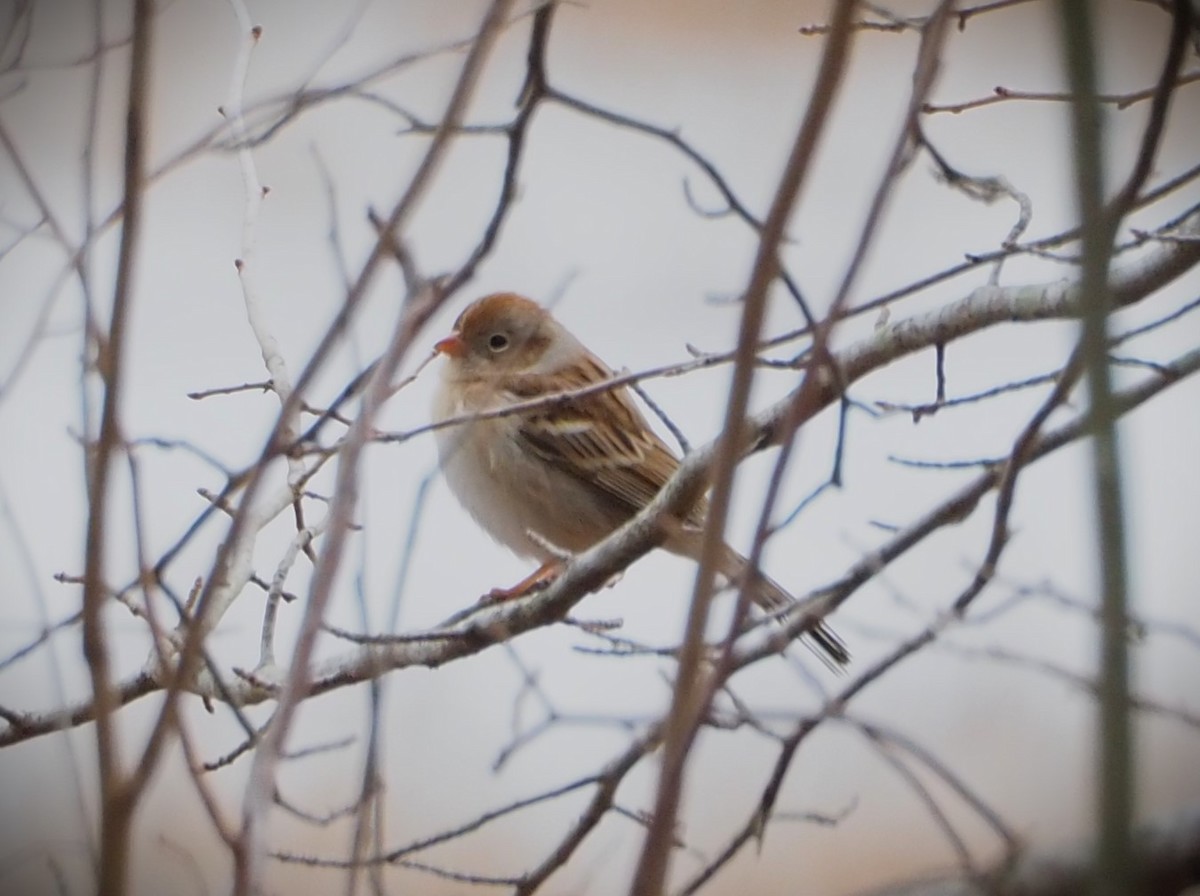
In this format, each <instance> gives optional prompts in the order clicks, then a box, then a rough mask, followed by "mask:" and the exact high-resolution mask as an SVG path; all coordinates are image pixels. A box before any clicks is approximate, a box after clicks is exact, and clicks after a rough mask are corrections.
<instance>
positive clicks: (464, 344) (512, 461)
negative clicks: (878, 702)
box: [433, 292, 849, 666]
mask: <svg viewBox="0 0 1200 896" xmlns="http://www.w3.org/2000/svg"><path fill="white" fill-rule="evenodd" d="M434 351H435V353H436V354H439V355H442V356H443V357H444V358H445V360H446V363H444V364H443V365H442V377H441V382H440V383H439V385H438V388H437V390H436V392H435V395H434V401H433V419H434V421H435V423H439V424H440V423H443V422H445V421H449V420H452V419H455V420H458V421H459V422H456V423H453V424H452V425H446V426H440V427H439V428H438V429H437V430H436V437H437V446H438V456H439V464H440V467H441V470H442V473H443V475H444V477H445V480H446V482H447V483H448V485H449V486H450V490H451V491H452V492H453V493H454V495H455V497H456V498H457V499H458V500H459V502H460V503H461V504H462V505H463V507H464V508H465V509H466V510H467V512H468V513H469V514H470V515H471V516H472V517H473V518H474V519H475V521H476V522H477V523H478V524H479V525H480V527H482V528H483V529H484V530H485V531H486V532H487V533H488V534H489V535H491V537H492V538H493V539H495V540H496V541H497V542H499V543H500V544H502V545H504V546H506V547H507V548H509V549H510V550H511V551H513V552H514V553H516V554H518V555H519V556H521V557H524V558H532V559H536V560H538V561H539V562H540V564H541V565H540V566H539V567H538V568H537V569H536V570H535V571H534V572H533V573H531V574H530V575H529V576H526V577H525V578H524V579H522V580H521V581H520V582H518V583H517V584H516V585H513V586H512V587H511V588H494V589H492V590H491V591H490V592H489V593H488V594H486V595H484V598H485V599H487V600H492V601H499V600H508V599H512V598H517V597H521V596H524V595H526V594H529V593H531V592H533V591H535V590H537V589H539V588H541V587H544V586H545V585H547V584H549V583H550V582H551V581H552V580H553V579H554V578H555V577H556V576H557V575H558V574H559V573H560V572H561V570H562V569H563V567H564V565H565V558H566V557H569V556H570V555H572V554H577V553H580V552H582V551H584V550H587V549H588V548H590V547H592V546H593V545H594V544H596V543H598V542H599V541H601V540H602V539H604V538H605V537H606V536H608V535H609V534H611V533H612V532H614V531H615V530H616V529H617V528H619V527H620V526H621V525H622V524H624V523H625V522H626V521H627V520H629V519H630V518H631V517H633V516H634V515H635V514H637V513H638V511H640V510H641V509H642V508H644V507H645V506H646V505H647V504H649V503H650V502H651V501H652V500H653V499H654V497H655V496H656V495H657V494H658V492H659V490H660V489H661V488H662V487H663V486H664V485H665V484H666V482H667V480H668V479H670V478H671V475H672V474H673V473H674V472H675V470H676V469H677V468H678V467H679V458H678V457H676V455H675V454H674V453H673V452H672V450H671V449H670V448H669V447H668V446H667V444H666V443H665V442H664V441H663V440H662V439H661V438H660V437H659V436H658V435H657V434H656V433H655V432H654V430H653V429H652V428H651V427H650V425H649V424H648V423H647V421H646V418H645V417H644V416H643V415H642V413H641V411H640V410H639V409H638V406H637V405H636V404H635V403H634V401H633V399H632V397H631V395H630V393H629V390H628V389H626V388H625V387H616V388H613V389H611V390H605V391H597V392H593V393H591V394H588V395H585V396H580V397H577V398H572V399H570V400H567V401H562V402H554V403H549V404H546V405H542V406H541V407H537V408H533V409H529V410H525V411H521V412H517V413H513V414H509V415H501V416H488V417H482V418H479V419H470V415H472V414H478V413H480V412H486V411H494V410H496V409H499V408H503V407H505V406H508V405H512V404H514V403H517V402H522V401H528V400H530V399H536V398H539V397H542V396H548V395H554V394H559V393H565V392H570V391H573V390H578V389H581V388H585V387H588V386H594V385H596V384H600V383H604V382H605V381H607V380H610V379H612V378H613V376H614V373H613V371H612V370H611V369H610V368H609V367H608V366H607V365H606V364H605V363H604V362H603V361H601V360H600V359H599V358H597V357H596V356H595V355H594V354H592V352H591V351H589V350H588V349H587V348H586V347H585V346H584V345H583V343H581V342H580V341H579V340H578V339H577V338H576V337H575V336H574V335H573V334H572V333H571V332H570V331H569V330H568V329H567V328H566V327H565V326H563V324H561V323H560V322H559V321H558V320H556V319H555V318H554V317H553V316H552V315H551V313H550V312H549V311H548V310H546V309H545V308H543V307H542V306H541V305H539V304H538V303H537V302H534V301H533V300H531V299H528V298H525V297H524V296H521V295H518V294H516V293H512V292H498V293H493V294H490V295H486V296H484V297H483V298H480V299H478V300H476V301H475V302H473V303H472V304H471V305H469V306H468V307H467V308H466V309H465V310H464V311H463V312H462V314H460V315H459V316H458V319H457V320H456V321H455V322H454V326H453V328H452V331H451V333H450V335H448V336H446V337H445V338H443V339H441V340H439V341H438V342H437V343H436V345H435V346H434ZM460 418H466V419H460ZM707 510H708V502H707V499H705V498H704V497H701V498H699V499H698V500H697V502H696V503H695V504H694V505H693V507H692V508H691V509H690V511H689V512H688V513H687V515H686V517H685V518H683V519H674V520H668V521H667V523H666V524H665V525H664V531H665V533H666V537H665V539H664V541H663V543H662V547H663V548H665V549H666V550H668V551H670V552H672V553H674V554H678V555H681V556H684V557H689V558H691V559H693V560H698V559H699V557H700V553H701V545H702V540H703V525H704V519H705V515H706V513H707ZM717 566H718V571H719V572H720V574H721V575H722V576H723V577H724V578H725V579H727V580H728V581H730V582H739V581H740V580H741V578H742V577H743V576H744V575H746V573H747V570H748V568H749V562H748V561H747V560H746V558H745V557H743V556H742V555H741V554H739V553H738V552H737V551H736V550H735V549H734V548H732V547H730V546H729V545H728V544H726V543H724V542H722V545H721V548H720V554H719V557H718V562H717ZM752 587H753V590H752V591H751V597H752V599H753V600H754V602H755V603H756V604H757V605H758V606H759V607H760V608H762V609H763V610H766V611H768V612H772V611H776V610H779V609H781V608H783V607H786V606H788V605H790V604H792V603H794V602H795V598H793V597H792V596H791V595H790V594H789V593H788V592H787V591H786V590H785V589H784V588H783V586H781V585H780V584H779V583H778V582H775V581H774V580H773V579H771V578H769V577H767V576H765V575H762V574H759V575H758V576H756V577H755V582H754V585H753V586H752ZM808 634H809V636H810V637H811V638H812V640H813V642H814V643H815V645H816V647H817V648H819V652H820V653H823V655H824V657H825V658H826V659H828V660H829V661H831V662H832V663H833V664H834V665H835V666H841V665H844V664H845V663H847V662H848V661H849V653H848V651H847V650H846V647H845V645H844V644H843V643H842V641H841V639H840V638H839V637H838V636H837V635H836V634H835V633H834V632H833V631H832V630H831V629H830V628H829V627H828V626H827V625H826V624H825V623H824V622H819V623H818V624H817V625H816V626H814V627H813V629H812V630H811V631H810V632H809V633H808Z"/></svg>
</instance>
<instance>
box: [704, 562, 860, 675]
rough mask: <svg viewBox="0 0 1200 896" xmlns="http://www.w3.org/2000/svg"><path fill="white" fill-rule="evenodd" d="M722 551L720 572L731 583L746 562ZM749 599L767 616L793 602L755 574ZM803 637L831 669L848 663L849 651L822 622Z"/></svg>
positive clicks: (777, 586)
mask: <svg viewBox="0 0 1200 896" xmlns="http://www.w3.org/2000/svg"><path fill="white" fill-rule="evenodd" d="M725 548H726V552H727V553H726V555H725V558H724V560H725V562H724V564H723V565H724V566H725V570H724V572H725V574H726V576H728V578H729V579H730V580H731V581H738V580H739V579H741V577H742V576H743V575H744V574H745V571H746V569H747V567H748V566H749V565H750V562H749V561H748V560H747V559H746V558H745V557H743V556H742V555H741V554H739V553H738V552H737V551H735V550H734V549H733V548H731V547H729V546H728V545H726V546H725ZM751 597H752V599H753V600H754V602H755V603H756V604H758V606H759V607H761V608H762V609H764V610H766V611H767V612H769V613H773V612H775V611H776V610H782V609H784V608H785V607H789V606H791V605H792V604H794V603H796V598H794V597H792V595H791V594H789V593H788V592H787V591H786V590H785V589H784V587H783V586H782V585H780V584H779V583H778V582H776V581H775V580H774V579H772V578H771V577H770V576H768V575H766V574H765V573H762V572H760V573H759V574H758V587H757V588H755V589H754V592H753V594H752V595H751ZM806 634H807V635H808V636H809V637H810V638H811V639H812V640H813V642H814V643H815V646H816V647H817V648H820V650H818V651H817V652H818V655H820V656H821V658H822V659H824V660H827V661H829V662H830V663H831V664H832V666H833V667H834V668H838V667H840V666H844V665H846V664H847V663H848V662H850V651H849V650H847V649H846V645H845V643H844V642H843V641H842V639H841V638H839V637H838V636H837V634H836V633H835V632H834V631H833V629H831V628H830V627H829V626H828V625H826V624H825V622H824V621H818V622H817V624H816V625H814V626H813V627H812V628H811V629H810V630H809V631H808V632H806Z"/></svg>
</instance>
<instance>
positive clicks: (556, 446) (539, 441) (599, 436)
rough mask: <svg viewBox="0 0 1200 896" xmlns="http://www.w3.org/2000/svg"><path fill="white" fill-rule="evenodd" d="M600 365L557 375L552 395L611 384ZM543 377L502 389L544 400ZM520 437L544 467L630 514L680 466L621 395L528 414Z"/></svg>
mask: <svg viewBox="0 0 1200 896" xmlns="http://www.w3.org/2000/svg"><path fill="white" fill-rule="evenodd" d="M612 376H613V374H612V371H610V370H609V369H608V368H607V367H605V366H604V365H603V364H602V363H601V362H600V361H599V360H597V359H595V358H592V357H590V356H589V357H588V358H587V359H586V362H585V363H582V364H578V365H575V366H572V367H571V368H570V369H568V370H563V371H559V372H558V373H557V374H556V375H555V378H556V385H557V386H559V389H558V390H556V391H567V390H571V389H579V388H582V387H585V386H590V385H593V384H595V383H602V382H604V381H605V380H608V379H611V378H612ZM544 382H545V380H544V379H543V378H541V377H536V378H535V377H517V378H514V380H513V381H512V382H510V383H506V384H505V385H506V386H507V387H508V390H509V391H511V392H512V393H513V394H514V395H517V396H519V397H520V398H523V399H524V398H533V397H536V396H537V395H541V394H544ZM519 432H520V437H521V438H522V439H523V440H524V441H525V444H526V445H527V446H528V447H529V449H530V450H532V451H534V452H535V453H536V454H538V455H539V456H540V457H542V458H543V459H544V460H546V461H547V462H548V463H551V464H553V465H554V466H556V467H558V468H559V469H561V470H563V471H565V472H567V473H570V474H572V475H573V476H576V477H578V478H579V479H580V480H582V481H584V482H587V483H590V484H592V485H594V486H596V487H597V488H598V489H599V490H601V491H602V492H603V493H604V494H605V495H606V496H607V497H610V498H613V499H616V500H617V501H618V502H619V503H620V504H622V505H624V506H625V508H626V509H627V510H628V511H629V512H630V513H631V514H632V513H636V512H637V511H638V510H640V509H641V508H642V507H644V506H645V505H646V504H647V503H649V502H650V500H651V499H653V498H654V496H655V495H657V494H658V492H659V489H661V488H662V487H663V485H664V484H666V481H667V480H668V479H669V478H670V477H671V474H672V473H674V472H675V468H676V467H678V466H679V461H678V460H677V459H676V458H675V456H674V455H673V454H672V453H671V451H670V449H669V448H667V446H666V445H665V444H664V443H663V441H662V439H660V438H659V437H658V436H657V435H655V434H654V432H653V431H652V430H651V429H650V427H649V426H648V425H647V423H646V421H645V419H644V418H643V417H642V414H641V412H640V411H638V409H637V406H636V405H634V403H633V401H632V400H631V399H630V398H629V396H628V394H627V393H626V392H625V390H624V389H613V390H612V391H607V392H599V393H596V394H593V395H587V396H584V397H581V398H577V399H572V400H570V401H566V402H563V403H562V404H556V405H554V406H553V407H549V408H545V409H542V410H538V411H533V412H530V413H529V414H527V415H523V416H522V418H521V427H520V431H519Z"/></svg>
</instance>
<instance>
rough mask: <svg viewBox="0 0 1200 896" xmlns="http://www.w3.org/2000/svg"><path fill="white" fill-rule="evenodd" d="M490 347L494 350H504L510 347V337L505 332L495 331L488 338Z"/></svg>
mask: <svg viewBox="0 0 1200 896" xmlns="http://www.w3.org/2000/svg"><path fill="white" fill-rule="evenodd" d="M488 348H490V349H491V350H492V351H494V352H502V351H504V350H505V349H506V348H508V337H507V336H505V335H504V334H503V333H493V334H492V336H491V338H490V339H488Z"/></svg>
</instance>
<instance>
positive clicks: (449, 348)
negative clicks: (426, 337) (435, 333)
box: [433, 333, 467, 358]
mask: <svg viewBox="0 0 1200 896" xmlns="http://www.w3.org/2000/svg"><path fill="white" fill-rule="evenodd" d="M433 350H434V351H435V352H438V353H439V354H442V355H448V356H449V357H451V358H461V357H462V356H463V355H465V354H466V353H467V344H466V343H465V342H463V341H462V337H461V336H459V335H458V334H457V333H451V334H450V335H449V336H447V337H446V338H445V339H439V340H438V341H437V342H436V343H435V344H434V346H433Z"/></svg>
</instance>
